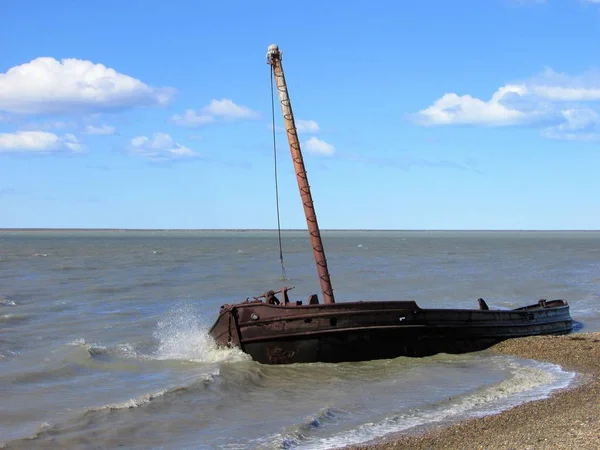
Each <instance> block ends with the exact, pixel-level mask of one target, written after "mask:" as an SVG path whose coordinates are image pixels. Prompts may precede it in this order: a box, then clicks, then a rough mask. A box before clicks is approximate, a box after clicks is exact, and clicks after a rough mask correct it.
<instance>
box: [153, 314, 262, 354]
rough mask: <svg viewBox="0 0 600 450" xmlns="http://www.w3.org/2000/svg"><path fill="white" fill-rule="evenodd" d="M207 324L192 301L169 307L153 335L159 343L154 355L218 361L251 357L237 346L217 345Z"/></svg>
mask: <svg viewBox="0 0 600 450" xmlns="http://www.w3.org/2000/svg"><path fill="white" fill-rule="evenodd" d="M208 330H209V328H208V325H207V324H206V323H205V322H204V320H202V318H201V316H200V315H199V314H196V311H194V308H193V307H192V306H191V305H184V306H181V307H178V308H175V309H173V310H171V311H169V312H168V313H167V315H166V317H165V318H164V319H163V320H161V321H160V322H158V325H157V330H156V331H155V332H154V338H155V339H156V341H157V343H158V345H157V348H156V351H155V352H154V354H153V355H152V358H153V359H157V360H170V359H175V360H177V359H179V360H185V361H193V362H204V363H217V362H235V361H247V360H249V359H250V357H249V356H248V355H247V354H245V353H244V352H242V351H241V350H240V349H238V348H225V347H221V346H219V345H218V344H217V343H216V342H215V340H214V339H213V338H211V337H210V336H209V334H208Z"/></svg>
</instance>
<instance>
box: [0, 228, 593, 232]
mask: <svg viewBox="0 0 600 450" xmlns="http://www.w3.org/2000/svg"><path fill="white" fill-rule="evenodd" d="M2 231H228V232H247V231H277V228H77V227H73V228H70V227H7V228H2V227H0V232H2ZM281 231H282V232H285V231H308V230H307V229H306V228H285V229H284V228H282V229H281ZM321 231H384V232H390V231H410V232H423V231H443V232H449V231H458V232H473V231H494V232H515V231H519V232H574V231H577V232H595V231H600V229H591V228H579V229H578V228H572V229H564V228H560V229H559V228H546V229H534V228H323V229H321Z"/></svg>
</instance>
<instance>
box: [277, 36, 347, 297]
mask: <svg viewBox="0 0 600 450" xmlns="http://www.w3.org/2000/svg"><path fill="white" fill-rule="evenodd" d="M267 62H268V64H270V65H271V68H272V70H273V75H274V76H275V83H276V86H277V94H278V95H279V102H280V103H281V112H282V113H283V120H284V122H285V129H286V131H287V137H288V142H289V144H290V151H291V153H292V161H293V162H294V171H295V172H296V180H297V181H298V188H299V189H300V197H301V198H302V206H303V207H304V215H305V216H306V224H307V225H308V232H309V233H310V242H311V244H312V248H313V254H314V257H315V262H316V265H317V273H318V275H319V282H320V283H321V291H322V292H323V301H324V302H325V303H335V300H334V298H333V288H332V287H331V279H330V277H329V270H328V268H327V259H326V258H325V250H324V249H323V242H322V240H321V232H320V230H319V224H318V222H317V213H316V212H315V208H314V205H313V200H312V194H311V192H310V185H309V184H308V178H307V176H306V168H305V167H304V159H303V158H302V151H301V150H300V141H299V140H298V132H297V130H296V122H295V120H294V113H293V112H292V104H291V102H290V97H289V95H288V90H287V85H286V83H285V76H284V74H283V66H282V64H281V51H280V50H279V47H278V46H277V45H271V46H269V49H268V51H267Z"/></svg>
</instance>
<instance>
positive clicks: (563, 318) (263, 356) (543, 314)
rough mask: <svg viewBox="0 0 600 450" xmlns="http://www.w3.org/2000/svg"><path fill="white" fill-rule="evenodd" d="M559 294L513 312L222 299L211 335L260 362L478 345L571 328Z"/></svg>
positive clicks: (357, 358) (366, 356) (480, 347)
mask: <svg viewBox="0 0 600 450" xmlns="http://www.w3.org/2000/svg"><path fill="white" fill-rule="evenodd" d="M572 326H573V324H572V320H571V317H570V314H569V306H568V305H567V303H566V302H564V301H562V300H553V301H549V302H540V303H538V304H536V305H531V306H528V307H524V308H519V309H514V310H481V309H421V308H419V307H418V306H417V304H416V303H415V302H412V301H396V302H394V301H391V302H356V303H336V304H326V305H304V306H295V305H294V306H292V305H286V306H274V305H268V304H265V303H261V302H249V303H241V304H237V305H224V306H223V307H222V308H221V311H220V314H219V318H218V319H217V321H216V322H215V324H214V325H213V327H212V328H211V330H210V335H211V336H212V337H213V338H214V339H215V340H216V341H217V342H218V343H219V344H221V345H228V346H237V347H239V348H241V349H242V350H243V351H244V352H246V353H248V354H249V355H250V356H251V357H252V358H253V359H254V360H255V361H258V362H260V363H263V364H290V363H308V362H343V361H368V360H374V359H384V358H396V357H399V356H411V357H421V356H430V355H434V354H436V353H466V352H471V351H478V350H483V349H485V348H488V347H490V346H491V345H493V344H495V343H497V342H500V341H502V340H505V339H508V338H513V337H522V336H533V335H541V334H565V333H568V332H570V331H571V330H572Z"/></svg>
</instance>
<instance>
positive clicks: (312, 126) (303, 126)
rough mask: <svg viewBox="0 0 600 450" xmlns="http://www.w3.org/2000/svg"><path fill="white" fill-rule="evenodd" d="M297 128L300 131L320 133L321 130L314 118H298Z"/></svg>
mask: <svg viewBox="0 0 600 450" xmlns="http://www.w3.org/2000/svg"><path fill="white" fill-rule="evenodd" d="M296 130H298V133H318V132H319V124H317V122H315V121H314V120H303V119H298V120H296Z"/></svg>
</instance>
